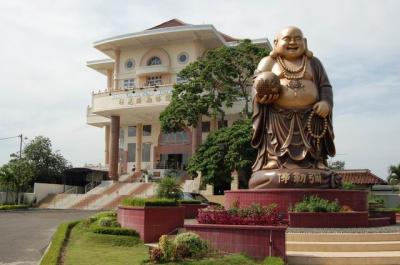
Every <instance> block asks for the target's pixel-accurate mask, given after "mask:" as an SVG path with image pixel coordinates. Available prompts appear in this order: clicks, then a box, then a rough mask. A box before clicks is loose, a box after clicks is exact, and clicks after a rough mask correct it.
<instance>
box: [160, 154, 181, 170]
mask: <svg viewBox="0 0 400 265" xmlns="http://www.w3.org/2000/svg"><path fill="white" fill-rule="evenodd" d="M187 160H188V155H187V154H160V162H159V165H158V166H157V167H158V168H160V169H177V170H185V168H186V165H187Z"/></svg>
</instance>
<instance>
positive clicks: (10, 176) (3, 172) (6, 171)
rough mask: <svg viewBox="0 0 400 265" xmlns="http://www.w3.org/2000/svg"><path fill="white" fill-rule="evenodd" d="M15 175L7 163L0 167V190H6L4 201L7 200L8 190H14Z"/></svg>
mask: <svg viewBox="0 0 400 265" xmlns="http://www.w3.org/2000/svg"><path fill="white" fill-rule="evenodd" d="M14 179H15V176H14V173H13V171H12V169H11V167H10V165H9V164H5V165H3V166H2V167H0V187H1V189H2V190H5V191H6V198H5V201H6V202H8V201H9V199H8V197H9V194H10V191H13V190H14V186H13V184H14V183H13V182H14Z"/></svg>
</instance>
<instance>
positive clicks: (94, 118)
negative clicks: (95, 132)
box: [86, 106, 110, 127]
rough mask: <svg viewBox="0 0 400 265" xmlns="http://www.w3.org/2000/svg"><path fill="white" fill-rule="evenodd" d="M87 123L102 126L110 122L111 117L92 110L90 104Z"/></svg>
mask: <svg viewBox="0 0 400 265" xmlns="http://www.w3.org/2000/svg"><path fill="white" fill-rule="evenodd" d="M86 123H87V124H89V125H93V126H97V127H102V126H104V125H107V124H109V123H110V119H109V118H106V117H103V116H99V115H96V114H94V113H93V112H92V108H91V107H89V106H88V107H87V109H86Z"/></svg>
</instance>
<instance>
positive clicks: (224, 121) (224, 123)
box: [218, 120, 228, 129]
mask: <svg viewBox="0 0 400 265" xmlns="http://www.w3.org/2000/svg"><path fill="white" fill-rule="evenodd" d="M223 127H228V121H227V120H223V122H221V121H218V129H220V128H223Z"/></svg>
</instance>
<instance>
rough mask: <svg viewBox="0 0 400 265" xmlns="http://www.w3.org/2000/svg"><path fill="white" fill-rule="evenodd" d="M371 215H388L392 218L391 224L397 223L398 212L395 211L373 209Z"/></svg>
mask: <svg viewBox="0 0 400 265" xmlns="http://www.w3.org/2000/svg"><path fill="white" fill-rule="evenodd" d="M370 217H373V218H374V217H375V218H376V217H378V218H379V217H388V218H389V219H390V224H391V225H394V224H396V212H395V211H373V212H370Z"/></svg>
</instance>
